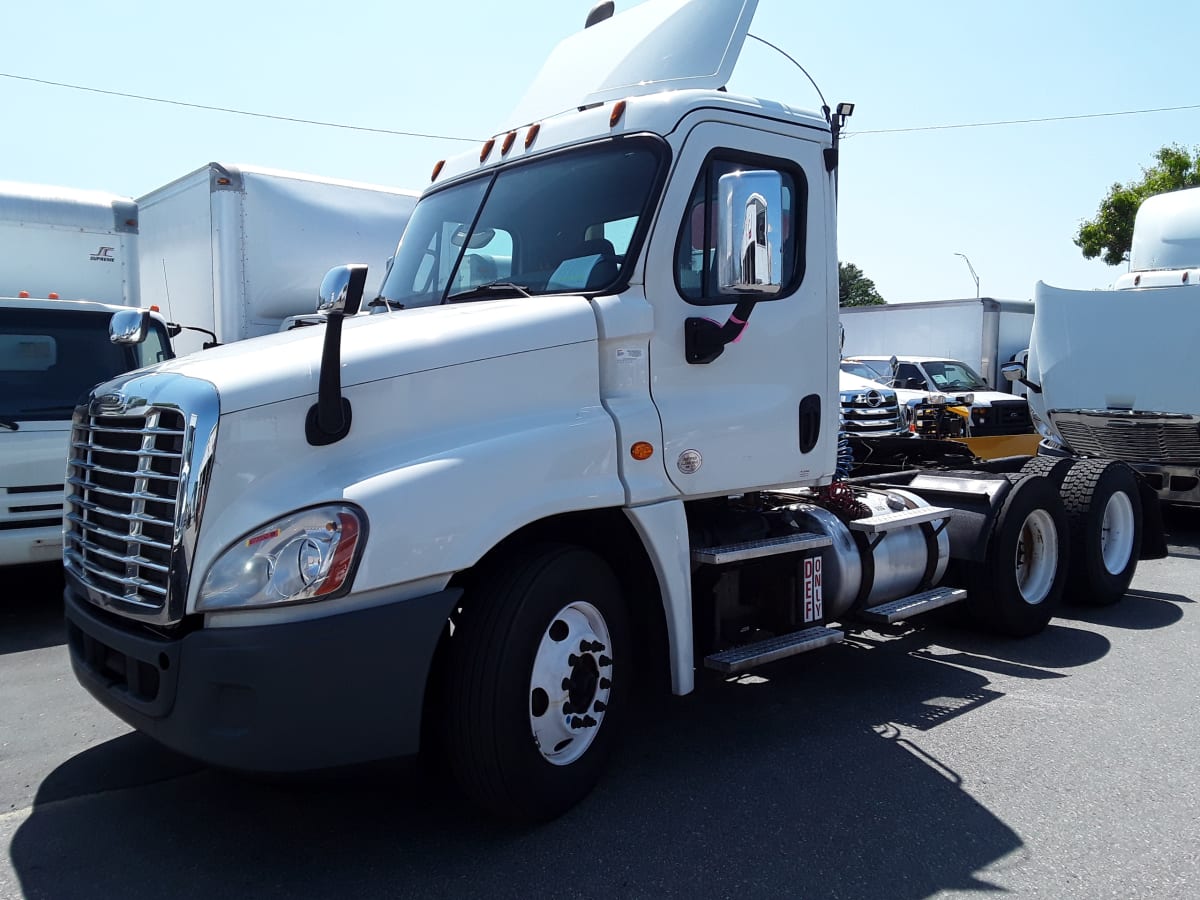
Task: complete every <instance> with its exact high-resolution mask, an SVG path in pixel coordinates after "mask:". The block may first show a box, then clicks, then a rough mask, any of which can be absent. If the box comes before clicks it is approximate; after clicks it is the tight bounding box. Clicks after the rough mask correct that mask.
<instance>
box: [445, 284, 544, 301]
mask: <svg viewBox="0 0 1200 900" xmlns="http://www.w3.org/2000/svg"><path fill="white" fill-rule="evenodd" d="M512 293H517V294H520V295H521V296H522V297H532V296H533V294H531V293H529V288H528V287H526V286H525V285H523V284H513V283H512V282H511V281H489V282H488V283H487V284H478V285H476V286H475V287H473V288H468V289H467V290H465V291H460V292H459V293H457V294H451V295H450V296H449V297H447V298H446V302H447V303H461V302H462V301H463V300H474V299H476V298H478V297H487V296H490V295H492V294H512Z"/></svg>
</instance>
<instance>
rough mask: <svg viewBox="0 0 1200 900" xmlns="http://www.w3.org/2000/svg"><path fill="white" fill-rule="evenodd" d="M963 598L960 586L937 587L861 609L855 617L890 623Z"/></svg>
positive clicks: (964, 592) (965, 596)
mask: <svg viewBox="0 0 1200 900" xmlns="http://www.w3.org/2000/svg"><path fill="white" fill-rule="evenodd" d="M965 599H967V592H966V591H965V590H963V589H962V588H953V587H938V588H933V589H932V590H929V591H922V592H921V593H919V594H913V595H912V596H910V597H901V598H900V599H899V600H893V601H892V602H891V603H881V604H880V605H879V606H872V607H871V608H870V609H864V610H861V611H860V612H859V613H858V614H857V616H856V617H857V618H859V619H862V620H863V621H864V622H874V623H876V624H880V625H891V624H893V623H895V622H902V621H904V620H905V619H911V618H912V617H913V616H915V615H917V614H919V613H923V612H929V610H931V609H937V608H938V607H939V606H949V605H950V604H951V603H957V602H958V601H959V600H965Z"/></svg>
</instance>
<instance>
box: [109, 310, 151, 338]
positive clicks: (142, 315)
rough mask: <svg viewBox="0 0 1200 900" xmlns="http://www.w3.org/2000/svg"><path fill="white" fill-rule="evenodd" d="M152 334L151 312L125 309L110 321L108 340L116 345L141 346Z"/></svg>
mask: <svg viewBox="0 0 1200 900" xmlns="http://www.w3.org/2000/svg"><path fill="white" fill-rule="evenodd" d="M149 332H150V312H149V311H148V310H144V309H123V310H121V311H120V312H118V313H113V316H112V318H111V319H109V320H108V339H109V340H110V341H112V342H113V343H114V344H140V343H142V342H143V341H145V340H146V335H147V334H148V333H149Z"/></svg>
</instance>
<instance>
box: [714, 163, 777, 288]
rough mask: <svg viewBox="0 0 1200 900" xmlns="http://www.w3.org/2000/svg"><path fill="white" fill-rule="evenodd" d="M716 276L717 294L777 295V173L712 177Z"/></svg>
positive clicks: (763, 172)
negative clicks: (715, 201) (714, 192)
mask: <svg viewBox="0 0 1200 900" xmlns="http://www.w3.org/2000/svg"><path fill="white" fill-rule="evenodd" d="M717 198H718V200H717V278H718V282H719V289H720V292H721V293H722V294H745V293H756V294H777V293H779V290H780V288H781V287H782V282H781V280H780V278H781V274H782V273H781V270H782V268H783V256H782V247H781V245H780V241H781V240H782V237H783V228H782V225H783V218H782V217H783V178H782V176H781V175H780V174H779V173H778V172H772V171H766V170H764V171H749V172H731V173H729V174H728V175H722V176H721V178H720V179H719V180H718V182H717Z"/></svg>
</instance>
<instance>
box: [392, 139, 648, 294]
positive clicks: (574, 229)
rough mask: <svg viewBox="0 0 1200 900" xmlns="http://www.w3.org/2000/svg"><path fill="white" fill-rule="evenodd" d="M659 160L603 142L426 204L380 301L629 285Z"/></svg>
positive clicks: (631, 144) (639, 148)
mask: <svg viewBox="0 0 1200 900" xmlns="http://www.w3.org/2000/svg"><path fill="white" fill-rule="evenodd" d="M663 155H664V149H663V146H662V145H661V143H659V142H658V141H656V140H653V139H648V138H646V139H642V138H634V139H623V140H616V141H610V142H606V143H603V144H598V145H592V146H589V147H583V148H580V149H577V150H572V151H569V152H566V153H560V154H555V155H553V156H548V157H546V158H544V159H540V160H536V161H534V162H531V163H528V164H523V165H517V166H512V167H511V168H505V169H500V170H498V171H496V172H492V173H489V174H487V175H483V176H480V177H479V178H475V179H473V180H471V181H467V182H463V183H461V184H456V185H454V186H453V187H449V188H446V189H445V190H441V191H438V192H436V193H433V194H430V195H429V196H427V197H425V198H423V199H422V200H421V201H420V202H419V203H418V204H417V207H416V209H415V210H413V214H412V218H411V219H410V220H409V222H408V227H407V228H405V230H404V235H403V237H402V238H401V240H400V246H399V248H398V249H397V251H396V261H395V263H394V265H393V266H392V270H391V272H389V273H388V277H387V279H386V281H385V282H384V285H383V289H382V292H381V293H382V296H383V297H384V298H385V299H386V300H387V301H388V302H389V304H390V305H391V306H393V307H397V306H399V307H403V308H411V307H414V306H433V305H436V304H439V303H447V302H450V303H452V302H456V301H461V300H467V299H477V298H481V297H487V296H498V295H501V294H508V295H509V296H512V295H514V294H528V295H535V294H554V293H563V292H573V291H588V292H591V291H602V290H605V289H608V288H611V287H613V286H614V285H617V284H619V283H621V282H623V281H625V280H627V278H628V274H627V272H626V267H627V266H629V265H632V262H633V259H632V257H633V254H634V252H636V250H637V245H638V244H639V243H640V241H641V237H642V233H643V232H644V231H645V227H646V220H647V219H648V211H649V210H650V209H651V205H652V203H653V201H654V200H655V195H656V193H657V187H658V183H659V180H660V178H659V174H660V168H661V165H662V162H663Z"/></svg>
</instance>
